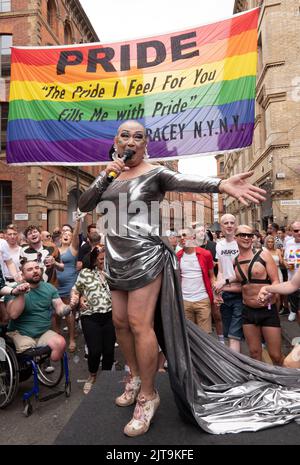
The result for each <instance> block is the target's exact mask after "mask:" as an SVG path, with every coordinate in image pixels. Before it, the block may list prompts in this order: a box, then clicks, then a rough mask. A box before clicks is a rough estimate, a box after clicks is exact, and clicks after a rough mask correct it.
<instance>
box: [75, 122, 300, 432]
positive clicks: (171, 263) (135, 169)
mask: <svg viewBox="0 0 300 465" xmlns="http://www.w3.org/2000/svg"><path fill="white" fill-rule="evenodd" d="M114 149H115V153H114V154H113V160H114V161H113V162H111V163H109V164H108V166H107V167H106V169H105V170H104V171H102V172H101V173H100V175H99V176H98V178H97V179H96V180H95V181H94V182H93V184H92V185H91V187H90V188H89V189H88V190H87V191H86V192H85V193H83V194H82V196H81V198H80V201H79V208H80V210H81V211H85V212H86V211H91V210H92V209H94V208H95V207H96V206H97V204H98V203H99V202H100V201H101V202H103V203H105V208H108V216H107V218H108V223H110V226H111V228H110V229H111V230H110V231H108V233H107V235H106V253H107V255H106V265H105V266H106V268H105V270H106V276H107V279H108V282H109V286H110V289H111V291H112V308H113V321H114V325H115V328H116V333H117V340H118V343H119V345H120V346H121V349H122V351H123V353H124V356H125V359H126V361H127V363H128V365H129V367H130V373H131V377H130V380H129V381H128V383H127V384H126V386H125V391H124V393H123V394H122V395H120V396H119V397H117V399H116V404H117V405H119V406H124V407H125V406H128V405H132V404H134V403H135V402H136V407H135V410H134V414H133V418H132V419H131V420H130V422H129V423H128V424H127V425H126V426H125V429H124V433H125V434H126V435H128V436H138V435H141V434H144V433H145V432H147V431H148V429H149V426H150V422H151V420H152V418H153V416H154V414H155V411H156V409H157V407H158V405H159V402H160V401H159V395H158V392H157V391H156V389H155V386H154V378H155V373H156V369H157V356H158V343H157V338H156V334H155V331H154V329H153V328H154V320H157V316H158V315H159V316H160V317H161V321H162V327H163V335H164V342H163V341H161V340H159V344H160V346H161V347H162V348H163V349H164V351H165V353H166V355H167V359H168V373H169V377H170V383H171V387H172V390H173V393H174V396H175V401H176V404H177V406H178V409H179V411H180V413H181V415H182V416H183V417H185V418H188V419H189V420H191V421H194V422H195V421H196V422H197V423H198V424H199V425H200V426H201V427H202V428H204V429H205V430H206V431H209V432H213V433H218V432H227V431H228V432H229V431H230V428H229V427H228V426H227V424H228V420H229V418H228V416H229V415H230V413H228V415H227V416H226V415H225V417H224V418H225V422H226V427H225V431H223V430H222V431H219V428H218V427H217V426H216V427H215V425H214V424H212V423H211V419H210V418H209V415H207V414H208V411H209V409H211V411H212V412H213V414H214V417H215V416H216V415H215V414H216V412H219V413H220V412H221V410H222V406H221V407H220V406H219V405H220V403H219V402H217V404H218V405H217V406H215V404H214V402H215V399H216V396H217V395H218V394H217V393H216V392H214V393H213V394H211V389H214V388H215V386H212V387H211V386H210V388H209V390H208V392H207V391H206V390H205V389H204V387H203V384H202V383H204V384H220V383H221V385H222V387H221V389H222V393H221V397H223V396H224V392H223V391H224V383H228V386H227V387H228V389H229V388H230V387H232V386H233V383H237V382H239V384H241V382H244V381H248V379H249V368H248V367H246V370H244V369H242V370H239V369H238V368H235V367H234V368H232V363H233V361H235V360H236V356H235V355H233V354H232V353H231V351H230V350H229V349H227V348H224V346H223V345H222V344H218V342H217V341H215V340H213V339H212V338H210V337H209V336H207V335H205V334H204V333H203V332H202V331H201V330H200V329H199V328H198V327H196V326H195V325H194V324H193V323H192V322H186V321H185V317H184V312H183V304H182V295H181V290H180V277H179V273H178V264H177V260H176V256H175V254H174V252H173V251H172V250H171V248H170V247H169V246H168V243H167V241H166V242H165V241H164V240H163V239H162V238H161V237H160V236H159V224H153V218H151V202H155V201H157V202H160V201H162V200H163V198H164V195H165V193H166V192H167V191H179V192H186V191H188V192H198V193H200V192H220V193H226V194H228V195H232V196H233V197H235V198H237V199H238V200H239V201H240V202H242V203H244V204H247V201H250V202H255V203H258V202H259V201H261V200H263V199H264V198H263V194H264V191H263V190H261V189H259V188H257V187H254V186H252V185H251V184H249V183H248V182H247V179H248V178H249V177H250V176H251V175H252V173H251V172H250V173H243V174H239V175H235V176H233V177H231V178H229V179H227V180H223V181H221V180H220V179H216V178H202V177H200V176H185V175H182V174H179V173H176V172H173V171H171V170H169V169H167V168H166V167H164V166H157V165H151V164H150V163H149V162H148V161H147V160H146V158H148V155H147V138H146V132H145V128H144V127H143V126H142V125H141V124H140V123H138V122H136V121H127V122H124V123H123V124H121V126H120V127H119V129H118V131H117V135H116V137H115V139H114ZM128 149H130V150H132V151H133V153H134V154H133V156H132V158H131V159H130V160H129V161H127V162H126V165H125V163H124V161H123V160H122V157H123V154H124V153H125V151H127V152H126V153H128ZM111 172H114V173H115V175H117V179H116V180H114V181H113V182H111V183H110V182H109V179H108V175H110V173H111ZM124 196H125V197H126V202H127V204H126V205H125V207H126V208H127V212H126V213H127V214H126V216H125V218H126V220H125V222H124V223H123V222H122V219H121V221H119V219H120V218H121V217H122V213H123V212H122V211H121V209H124ZM109 202H111V205H112V206H113V208H112V210H111V212H110V211H109ZM144 207H146V208H144ZM100 210H101V203H100ZM103 210H104V209H103ZM112 216H114V218H113V219H112ZM153 216H154V215H153ZM151 220H152V221H151ZM157 326H159V325H157ZM157 334H158V335H159V331H157ZM160 337H161V336H160V335H159V338H160ZM216 346H217V348H216ZM220 346H221V347H220ZM224 352H225V354H226V357H227V362H226V361H225V360H224V363H223V365H221V364H220V363H219V360H217V361H216V362H215V363H216V367H215V366H212V362H213V359H214V360H215V359H216V356H219V358H223V356H224V355H223V354H224ZM203 355H205V358H206V360H202V359H201V358H202V356H203ZM239 357H240V359H241V358H243V357H245V356H242V355H239ZM240 359H238V365H242V363H241V361H240ZM245 359H246V360H250V359H249V358H248V357H245ZM249 363H252V364H253V363H256V364H259V363H261V365H262V366H263V367H264V366H265V364H263V363H262V362H256V361H252V360H251V361H250V362H249ZM226 365H228V366H226ZM223 371H224V373H223ZM256 371H258V372H259V373H260V372H262V371H261V370H260V369H259V368H258V369H257V370H256ZM270 376H271V379H273V378H274V375H270ZM295 378H296V377H295ZM256 388H257V386H256ZM249 390H253V386H252V385H251V386H250V388H249ZM242 392H243V397H244V393H245V388H244V387H243V390H242ZM251 392H252V391H251ZM234 403H235V404H236V396H235V399H234V402H233V404H234ZM228 405H229V404H228V403H227V404H226V405H224V408H226V409H227V410H228ZM207 409H208V410H207ZM214 410H215V411H216V412H215V411H214ZM248 410H249V409H248ZM248 410H247V411H248ZM232 411H233V412H235V413H236V411H237V409H236V407H235V406H233V405H232ZM248 417H249V414H248ZM264 427H266V426H264ZM223 428H224V422H223V423H222V427H221V429H223ZM235 428H236V426H235ZM240 430H241V429H240Z"/></svg>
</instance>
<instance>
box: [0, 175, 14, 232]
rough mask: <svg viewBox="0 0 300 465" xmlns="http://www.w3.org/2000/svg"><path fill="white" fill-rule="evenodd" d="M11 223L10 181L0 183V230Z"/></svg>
mask: <svg viewBox="0 0 300 465" xmlns="http://www.w3.org/2000/svg"><path fill="white" fill-rule="evenodd" d="M11 222H12V187H11V181H0V229H4V228H6V226H7V225H8V224H9V223H11Z"/></svg>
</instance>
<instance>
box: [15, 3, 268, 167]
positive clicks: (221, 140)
mask: <svg viewBox="0 0 300 465" xmlns="http://www.w3.org/2000/svg"><path fill="white" fill-rule="evenodd" d="M258 14H259V9H258V8H256V9H253V10H250V11H248V12H246V13H242V14H240V15H236V16H233V17H232V18H230V19H227V20H224V21H220V22H217V23H214V24H209V25H205V26H201V27H198V28H194V29H189V30H187V31H183V32H179V33H172V34H165V35H162V36H157V37H152V38H147V39H139V40H135V41H130V42H126V43H114V44H108V45H102V44H84V45H81V44H80V45H73V46H63V47H38V48H29V47H13V48H12V71H11V87H10V105H9V122H8V131H7V135H8V141H7V161H8V163H17V164H35V163H38V164H54V163H56V164H61V165H67V164H98V163H99V162H106V161H107V160H108V159H109V158H108V151H109V149H110V147H111V145H112V140H113V137H114V135H115V133H116V130H117V128H118V126H119V125H120V124H121V123H122V122H123V121H126V120H127V119H136V120H138V121H140V122H141V123H142V124H144V125H145V127H146V128H147V132H148V137H149V143H148V151H149V153H150V156H151V157H153V158H156V159H165V158H179V157H183V156H187V155H194V154H200V153H206V152H212V151H213V152H214V151H224V150H230V149H234V148H242V147H246V146H249V145H251V143H252V136H253V129H254V98H255V82H256V63H257V21H258Z"/></svg>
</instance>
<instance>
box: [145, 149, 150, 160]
mask: <svg viewBox="0 0 300 465" xmlns="http://www.w3.org/2000/svg"><path fill="white" fill-rule="evenodd" d="M144 158H150V155H149V153H148V150H147V147H145V153H144Z"/></svg>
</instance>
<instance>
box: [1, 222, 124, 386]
mask: <svg viewBox="0 0 300 465" xmlns="http://www.w3.org/2000/svg"><path fill="white" fill-rule="evenodd" d="M80 228H81V219H80V218H78V219H77V220H76V222H75V225H74V226H72V225H69V224H64V225H62V226H61V228H55V230H54V231H53V232H52V233H50V232H49V231H43V230H41V229H40V227H39V226H37V225H29V226H28V227H27V228H26V229H25V230H24V231H23V232H20V231H18V228H17V226H16V225H14V224H9V225H8V226H7V228H6V229H5V231H3V237H2V238H1V239H0V259H1V267H0V277H1V283H0V294H1V295H2V296H3V297H2V298H1V301H0V322H1V324H3V325H8V327H7V336H8V337H10V338H11V339H12V340H13V342H14V344H15V347H16V352H17V353H19V352H23V351H25V350H27V349H29V348H31V347H35V346H40V345H49V346H50V347H51V349H52V352H51V360H59V359H60V358H61V357H62V354H63V352H64V350H65V349H66V338H65V337H64V331H63V329H65V328H64V326H65V327H66V329H67V336H68V351H69V352H70V353H73V352H75V351H76V330H75V317H76V315H78V317H80V324H81V328H82V332H83V335H84V338H85V343H86V352H87V362H88V369H89V372H90V375H89V377H88V379H87V381H86V383H85V384H84V388H83V390H84V393H85V394H88V392H89V391H90V390H91V388H92V385H93V383H94V382H95V379H96V375H97V371H98V368H99V365H100V363H101V366H102V369H103V370H111V369H112V366H113V363H114V348H115V330H114V327H113V324H112V316H111V294H110V290H109V288H108V285H107V282H106V279H105V278H104V275H103V273H102V269H103V262H104V250H105V249H104V244H103V241H104V239H103V236H102V235H101V234H100V233H99V232H98V230H97V227H96V225H95V224H90V225H89V226H88V228H87V237H86V238H85V239H84V238H83V236H82V234H81V232H80ZM62 319H63V320H64V321H63V322H62ZM101 360H102V362H101ZM53 370H54V368H53V367H52V366H51V364H49V366H48V367H47V368H46V371H48V372H51V371H53Z"/></svg>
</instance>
